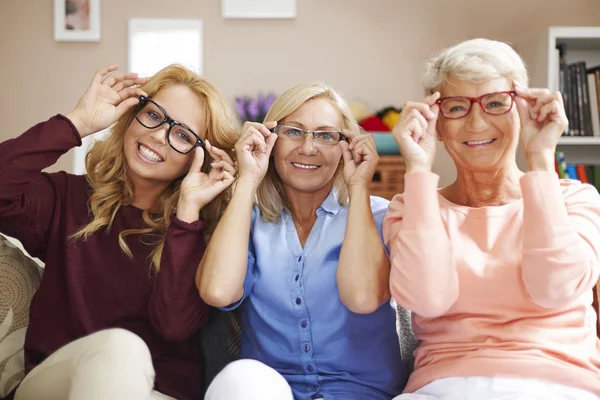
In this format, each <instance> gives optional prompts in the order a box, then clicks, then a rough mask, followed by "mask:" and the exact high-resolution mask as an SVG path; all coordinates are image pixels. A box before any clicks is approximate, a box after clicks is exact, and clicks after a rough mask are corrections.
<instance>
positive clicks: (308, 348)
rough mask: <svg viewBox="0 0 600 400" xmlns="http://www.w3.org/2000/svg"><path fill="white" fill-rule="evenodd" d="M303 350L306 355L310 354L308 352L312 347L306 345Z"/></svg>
mask: <svg viewBox="0 0 600 400" xmlns="http://www.w3.org/2000/svg"><path fill="white" fill-rule="evenodd" d="M302 349H303V350H304V352H305V353H308V351H309V350H310V346H309V345H307V344H305V345H304V347H303V348H302Z"/></svg>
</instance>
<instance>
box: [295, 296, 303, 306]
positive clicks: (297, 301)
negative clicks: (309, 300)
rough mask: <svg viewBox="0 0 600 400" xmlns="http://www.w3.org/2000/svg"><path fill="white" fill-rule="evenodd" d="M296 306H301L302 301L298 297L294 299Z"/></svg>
mask: <svg viewBox="0 0 600 400" xmlns="http://www.w3.org/2000/svg"><path fill="white" fill-rule="evenodd" d="M296 304H298V305H300V304H302V299H301V298H300V297H296Z"/></svg>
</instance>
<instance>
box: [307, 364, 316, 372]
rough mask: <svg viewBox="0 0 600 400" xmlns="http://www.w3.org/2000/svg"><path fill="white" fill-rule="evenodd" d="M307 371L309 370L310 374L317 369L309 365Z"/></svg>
mask: <svg viewBox="0 0 600 400" xmlns="http://www.w3.org/2000/svg"><path fill="white" fill-rule="evenodd" d="M306 370H307V371H308V372H313V371H314V370H315V369H314V368H313V366H312V365H310V364H309V365H307V366H306Z"/></svg>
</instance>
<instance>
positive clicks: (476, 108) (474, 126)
mask: <svg viewBox="0 0 600 400" xmlns="http://www.w3.org/2000/svg"><path fill="white" fill-rule="evenodd" d="M465 118H466V120H467V121H466V124H465V127H466V128H467V130H469V131H471V132H482V131H484V130H486V129H487V128H488V119H487V115H486V113H485V111H483V110H482V109H481V106H480V105H479V104H478V103H473V105H472V106H471V111H470V112H469V114H468V115H467V116H466V117H465Z"/></svg>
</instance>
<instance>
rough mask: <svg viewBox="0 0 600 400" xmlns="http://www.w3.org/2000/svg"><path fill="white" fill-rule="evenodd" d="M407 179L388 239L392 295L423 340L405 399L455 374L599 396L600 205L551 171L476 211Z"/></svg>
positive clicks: (430, 181) (422, 181)
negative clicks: (549, 384) (515, 197)
mask: <svg viewBox="0 0 600 400" xmlns="http://www.w3.org/2000/svg"><path fill="white" fill-rule="evenodd" d="M438 179H439V178H438V176H437V175H435V174H433V173H421V172H414V173H408V174H406V176H405V192H404V194H403V195H398V196H396V197H395V198H394V199H393V200H392V202H391V203H390V206H389V209H388V212H387V215H386V218H385V221H384V225H383V234H384V239H385V242H386V245H387V246H388V248H389V249H390V255H391V264H392V270H391V276H390V286H391V292H392V296H393V297H394V299H396V301H397V302H398V303H399V304H400V305H402V306H403V307H405V308H407V309H409V310H412V311H413V328H414V331H415V334H416V337H417V340H420V341H421V343H420V346H419V348H418V349H417V351H416V354H415V356H416V364H415V372H414V373H413V374H412V375H411V377H410V380H409V382H408V385H407V387H406V390H405V391H406V392H414V391H415V390H417V389H419V388H420V387H422V386H425V385H426V384H428V383H430V382H432V381H434V380H436V379H440V378H444V377H450V376H486V377H492V376H505V377H522V378H537V379H545V380H549V381H553V382H556V383H561V384H564V385H569V386H573V387H579V388H582V389H586V390H589V391H591V392H594V393H596V394H598V395H600V342H599V341H598V339H597V336H596V318H597V317H596V313H595V312H594V310H593V308H592V306H591V304H592V290H591V289H592V288H593V287H594V285H595V284H596V282H597V281H598V274H599V270H600V196H599V195H598V192H597V191H596V189H595V188H594V187H592V186H590V185H585V184H581V183H579V182H577V181H569V180H558V179H557V178H556V174H554V173H553V172H529V173H527V174H525V175H524V176H523V177H522V178H521V181H520V183H521V190H522V200H519V201H515V202H512V203H509V204H507V205H503V206H497V207H481V208H470V207H465V206H460V205H457V204H454V203H451V202H450V201H448V200H446V199H445V198H444V197H442V196H441V195H439V194H438V193H437V184H438Z"/></svg>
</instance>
